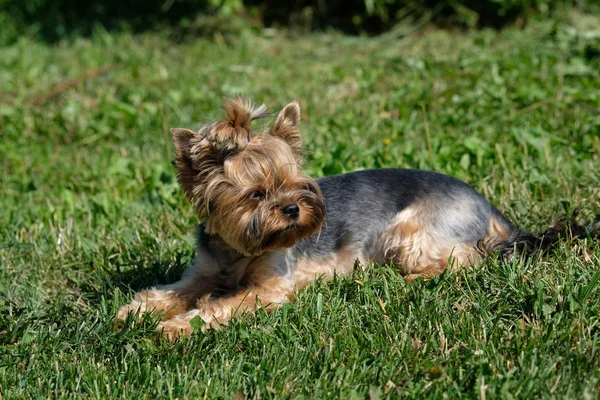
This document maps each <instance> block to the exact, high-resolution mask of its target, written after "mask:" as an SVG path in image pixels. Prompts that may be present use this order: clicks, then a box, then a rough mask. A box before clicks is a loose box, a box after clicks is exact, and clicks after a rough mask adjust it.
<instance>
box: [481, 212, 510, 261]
mask: <svg viewBox="0 0 600 400" xmlns="http://www.w3.org/2000/svg"><path fill="white" fill-rule="evenodd" d="M510 235H511V233H510V231H509V230H508V229H507V228H506V227H505V226H504V225H503V224H502V223H501V222H500V221H498V220H497V219H496V218H494V217H492V218H491V219H490V226H489V228H488V232H487V234H486V235H485V236H484V237H483V238H482V239H481V240H480V241H479V243H478V244H477V247H478V249H479V251H480V252H481V253H482V254H484V255H489V254H491V253H493V252H494V250H495V249H496V248H497V246H498V245H499V244H500V243H502V242H505V241H507V240H509V239H510Z"/></svg>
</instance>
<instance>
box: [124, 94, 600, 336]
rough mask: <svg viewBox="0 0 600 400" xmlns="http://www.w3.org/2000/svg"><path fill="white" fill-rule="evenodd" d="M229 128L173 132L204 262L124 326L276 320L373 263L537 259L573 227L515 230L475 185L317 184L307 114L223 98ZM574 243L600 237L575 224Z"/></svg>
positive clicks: (405, 270)
mask: <svg viewBox="0 0 600 400" xmlns="http://www.w3.org/2000/svg"><path fill="white" fill-rule="evenodd" d="M223 108H224V110H225V114H226V118H225V119H224V120H222V121H216V122H213V123H209V124H206V125H204V126H202V127H201V128H200V129H199V130H198V131H192V130H189V129H180V128H177V129H172V130H171V132H172V136H173V143H174V146H175V159H174V162H173V163H174V165H175V167H176V169H177V173H178V181H179V183H180V185H181V187H182V189H183V190H184V192H185V194H186V196H187V198H188V199H189V200H190V202H191V204H192V206H193V208H194V210H195V211H196V213H197V215H198V217H199V219H200V220H202V221H204V222H203V223H201V224H200V225H199V226H198V228H197V233H196V239H197V247H196V257H195V260H194V262H193V264H192V265H191V266H190V267H189V268H188V269H187V270H186V271H185V273H184V274H183V277H182V279H181V280H180V281H179V282H176V283H173V284H169V285H166V286H162V287H158V288H151V289H148V290H144V291H142V292H139V293H137V294H136V295H135V297H134V299H133V301H132V302H131V303H130V304H128V305H126V306H124V307H121V308H120V309H119V310H118V313H117V317H118V318H119V319H122V320H124V319H126V318H127V317H128V315H129V314H132V313H133V314H134V315H135V316H137V317H138V318H140V317H141V314H143V313H152V314H155V315H160V318H161V322H160V323H159V324H158V327H157V328H158V330H159V331H161V332H162V333H163V334H164V335H166V336H167V337H168V338H170V339H175V338H178V337H180V336H185V335H189V334H190V333H191V332H192V326H191V324H190V321H192V319H194V318H196V317H199V318H200V320H201V321H203V322H204V325H203V326H202V330H206V329H210V328H217V327H220V326H223V325H227V323H228V321H230V320H231V318H233V317H235V316H238V315H241V314H244V313H248V312H252V311H255V310H256V309H257V308H263V309H265V310H267V311H271V310H275V309H277V308H279V307H281V305H282V304H284V303H286V302H289V301H292V300H293V299H294V292H295V291H296V290H300V289H302V288H304V287H306V286H307V285H309V284H310V283H311V282H313V281H314V280H316V279H318V278H325V279H332V278H333V277H334V275H336V274H337V275H340V276H347V275H350V274H352V273H353V271H354V270H355V268H360V267H364V266H367V265H368V264H369V263H375V264H393V265H395V266H397V267H398V268H399V270H400V272H401V273H402V274H403V275H404V276H405V278H406V280H407V281H412V280H414V279H416V278H419V277H423V278H429V277H432V276H435V275H437V274H440V273H441V272H443V271H444V270H446V269H456V268H458V267H460V266H467V267H468V266H472V265H474V264H476V263H478V262H480V260H482V258H484V257H486V256H488V255H490V254H492V253H495V252H499V253H500V254H501V255H502V256H504V257H512V256H514V255H515V254H533V253H536V252H538V251H540V250H542V249H544V248H546V247H548V246H549V245H550V244H551V243H553V242H555V241H556V240H557V239H558V237H559V233H560V232H564V231H565V229H567V228H566V227H567V224H565V223H563V224H562V225H561V224H558V225H557V226H555V227H554V228H553V229H551V230H548V231H547V232H546V233H545V234H543V235H541V236H536V235H533V234H531V233H530V232H528V231H526V230H523V229H521V228H518V227H516V226H515V225H513V224H512V223H511V222H510V221H509V220H508V219H507V218H506V217H505V216H504V215H503V214H502V213H501V212H500V211H498V209H496V208H495V207H494V206H493V205H491V204H490V203H489V202H488V201H487V200H485V199H484V198H483V197H482V196H481V195H480V194H479V193H477V192H476V191H475V190H474V189H473V188H472V187H471V186H469V185H467V184H466V183H464V182H462V181H459V180H457V179H454V178H451V177H448V176H445V175H442V174H438V173H435V172H428V171H422V170H415V169H377V170H364V171H359V172H353V173H347V174H342V175H337V176H329V177H325V178H320V179H316V180H315V179H312V178H311V177H309V176H308V175H307V174H306V173H305V172H304V171H303V169H302V163H303V160H304V150H303V145H302V138H301V135H300V129H299V126H300V107H299V105H298V103H296V102H292V103H290V104H288V105H287V106H285V107H284V108H283V110H281V112H279V114H278V115H277V117H276V119H275V122H274V123H273V125H272V126H270V127H268V128H266V129H264V130H262V131H259V132H253V131H252V129H251V123H252V121H254V120H257V119H260V118H264V117H268V116H270V115H271V114H270V113H268V112H267V109H266V106H265V105H264V104H263V105H261V106H259V107H256V106H254V105H253V104H252V103H251V102H250V101H249V100H248V99H246V98H242V97H237V98H234V99H226V100H225V102H224V105H223ZM568 225H569V226H568V228H569V229H571V236H572V237H577V236H579V237H584V236H586V235H590V233H592V228H593V229H594V232H597V231H598V229H597V227H583V226H580V225H576V224H574V223H570V224H568Z"/></svg>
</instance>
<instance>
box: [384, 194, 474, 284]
mask: <svg viewBox="0 0 600 400" xmlns="http://www.w3.org/2000/svg"><path fill="white" fill-rule="evenodd" d="M429 224H430V221H429V214H428V207H427V204H425V203H417V204H414V205H411V206H410V207H408V208H406V209H404V210H403V211H402V212H400V213H399V214H398V215H396V217H395V218H394V219H393V220H392V222H391V223H390V224H389V225H388V227H387V228H386V230H385V232H384V234H383V235H382V236H381V238H380V240H379V244H378V249H377V252H376V256H375V259H376V261H377V262H380V263H392V264H395V265H397V266H399V267H400V268H401V270H402V272H403V273H404V275H405V276H406V278H407V280H409V281H411V280H413V279H416V278H418V277H425V278H427V277H431V276H434V275H438V274H440V273H441V272H443V271H444V270H445V269H446V268H447V267H448V265H450V266H452V267H453V268H455V267H458V266H461V265H465V266H469V265H471V264H472V263H473V262H475V261H477V260H479V259H480V258H481V254H480V252H479V251H478V250H477V248H476V246H475V245H472V246H471V245H469V244H466V243H460V244H458V243H444V242H443V241H442V240H440V238H439V237H435V236H433V235H432V234H431V233H430V231H431V229H430V227H429V226H428V225H429Z"/></svg>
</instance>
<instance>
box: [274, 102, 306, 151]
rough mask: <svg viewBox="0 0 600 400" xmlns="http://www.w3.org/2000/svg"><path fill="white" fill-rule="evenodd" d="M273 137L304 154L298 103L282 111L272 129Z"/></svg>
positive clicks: (293, 103)
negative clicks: (280, 139)
mask: <svg viewBox="0 0 600 400" xmlns="http://www.w3.org/2000/svg"><path fill="white" fill-rule="evenodd" d="M271 135H273V136H277V137H280V138H282V139H283V140H285V141H286V142H287V144H288V145H289V146H290V147H291V148H292V150H294V152H295V153H297V154H299V155H300V154H301V153H302V137H300V105H298V103H297V102H295V101H293V102H291V103H290V104H288V105H287V106H285V107H284V108H283V110H281V112H280V113H279V115H278V116H277V119H276V120H275V123H274V124H273V127H272V128H271Z"/></svg>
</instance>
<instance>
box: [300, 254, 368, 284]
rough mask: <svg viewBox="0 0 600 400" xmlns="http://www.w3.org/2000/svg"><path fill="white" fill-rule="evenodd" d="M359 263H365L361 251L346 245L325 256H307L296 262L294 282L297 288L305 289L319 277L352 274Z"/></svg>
mask: <svg viewBox="0 0 600 400" xmlns="http://www.w3.org/2000/svg"><path fill="white" fill-rule="evenodd" d="M357 264H362V265H364V264H365V260H364V258H363V257H362V255H361V254H360V252H358V251H356V250H354V249H352V248H351V247H345V248H342V249H341V250H339V251H338V252H337V253H334V254H331V255H329V256H327V257H323V258H315V257H310V256H306V257H303V258H300V259H299V260H298V261H297V262H296V270H295V272H294V282H295V285H296V288H297V289H303V288H304V287H306V286H308V285H309V284H310V283H311V282H313V281H314V280H316V279H318V278H323V279H326V280H330V279H333V277H334V275H335V274H338V275H341V276H348V275H351V274H352V272H353V271H354V268H355V266H357Z"/></svg>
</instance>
